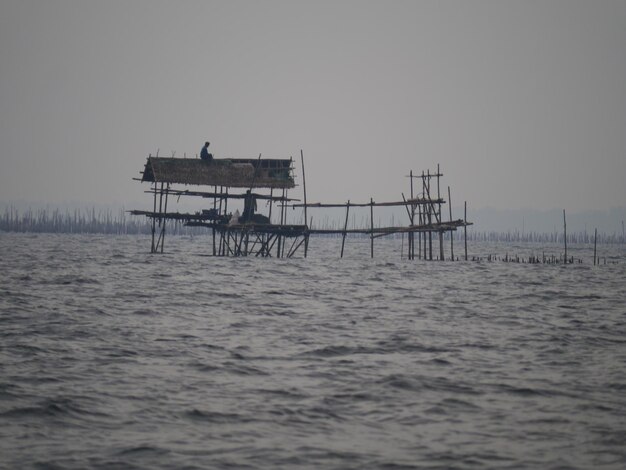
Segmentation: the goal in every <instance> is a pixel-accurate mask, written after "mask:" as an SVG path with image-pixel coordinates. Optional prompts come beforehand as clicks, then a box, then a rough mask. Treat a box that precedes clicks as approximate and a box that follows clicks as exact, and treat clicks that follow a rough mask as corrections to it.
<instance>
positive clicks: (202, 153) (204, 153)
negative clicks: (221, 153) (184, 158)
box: [200, 142, 213, 162]
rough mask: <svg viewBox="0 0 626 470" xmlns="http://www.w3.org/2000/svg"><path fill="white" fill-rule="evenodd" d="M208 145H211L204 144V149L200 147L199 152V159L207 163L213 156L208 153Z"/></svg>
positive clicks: (208, 143)
mask: <svg viewBox="0 0 626 470" xmlns="http://www.w3.org/2000/svg"><path fill="white" fill-rule="evenodd" d="M209 145H211V143H210V142H205V143H204V147H202V150H201V151H200V158H201V159H202V160H205V161H207V162H210V161H211V160H213V154H212V153H209Z"/></svg>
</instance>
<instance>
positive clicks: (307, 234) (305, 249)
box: [300, 149, 309, 258]
mask: <svg viewBox="0 0 626 470" xmlns="http://www.w3.org/2000/svg"><path fill="white" fill-rule="evenodd" d="M300 160H301V162H302V190H303V193H304V230H305V233H304V257H305V258H306V255H307V252H308V251H309V227H308V226H307V223H308V220H309V219H307V211H306V205H307V204H306V177H305V175H304V152H303V151H302V149H300Z"/></svg>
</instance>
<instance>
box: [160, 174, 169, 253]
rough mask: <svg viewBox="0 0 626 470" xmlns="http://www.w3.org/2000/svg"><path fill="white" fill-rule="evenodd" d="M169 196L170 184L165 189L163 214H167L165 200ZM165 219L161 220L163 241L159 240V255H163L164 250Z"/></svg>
mask: <svg viewBox="0 0 626 470" xmlns="http://www.w3.org/2000/svg"><path fill="white" fill-rule="evenodd" d="M169 195H170V184H169V183H167V186H166V187H165V207H164V209H163V213H164V214H167V200H168V198H169ZM166 220H167V219H163V227H161V232H162V234H163V239H162V240H161V253H163V250H164V249H165V221H166Z"/></svg>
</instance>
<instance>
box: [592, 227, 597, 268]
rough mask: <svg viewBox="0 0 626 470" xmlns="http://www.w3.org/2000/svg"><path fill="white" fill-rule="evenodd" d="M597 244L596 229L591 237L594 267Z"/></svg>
mask: <svg viewBox="0 0 626 470" xmlns="http://www.w3.org/2000/svg"><path fill="white" fill-rule="evenodd" d="M597 242H598V229H597V228H596V230H595V233H594V235H593V265H594V266H595V265H596V259H597V258H596V246H597Z"/></svg>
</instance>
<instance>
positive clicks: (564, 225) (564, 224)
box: [563, 209, 567, 264]
mask: <svg viewBox="0 0 626 470" xmlns="http://www.w3.org/2000/svg"><path fill="white" fill-rule="evenodd" d="M563 241H564V242H565V258H564V259H563V262H564V263H565V264H567V223H566V222H565V209H563Z"/></svg>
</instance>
